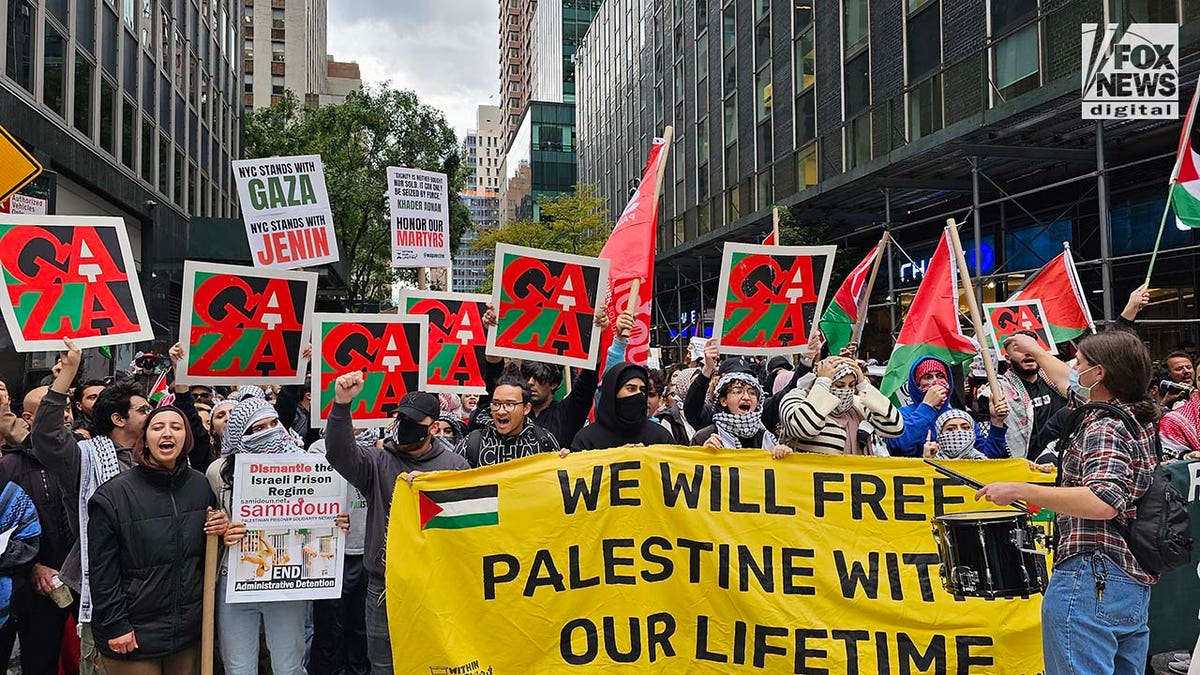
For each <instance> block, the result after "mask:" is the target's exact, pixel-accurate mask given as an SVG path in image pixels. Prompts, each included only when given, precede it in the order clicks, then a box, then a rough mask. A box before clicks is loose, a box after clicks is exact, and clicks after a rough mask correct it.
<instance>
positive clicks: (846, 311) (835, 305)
mask: <svg viewBox="0 0 1200 675" xmlns="http://www.w3.org/2000/svg"><path fill="white" fill-rule="evenodd" d="M878 255H879V245H878V244H877V245H876V246H875V248H873V249H871V252H870V253H868V254H867V257H866V258H863V261H862V262H860V263H859V264H858V267H855V268H854V270H853V271H851V272H850V276H848V277H846V280H845V281H843V282H842V287H841V288H839V289H838V290H837V294H835V295H834V296H833V302H831V303H829V307H827V308H826V309H825V313H824V314H822V315H821V322H820V326H821V334H822V335H824V336H825V341H826V343H828V344H829V353H830V354H837V353H838V352H839V351H841V349H842V348H843V347H845V346H846V345H848V344H850V341H851V340H852V339H853V338H854V336H853V335H852V333H853V332H854V324H855V322H857V321H858V317H859V316H861V315H862V312H864V311H866V309H867V306H866V305H867V300H868V298H866V297H865V296H866V288H867V280H868V279H869V278H870V276H871V267H872V266H873V265H874V264H875V257H876V256H878Z"/></svg>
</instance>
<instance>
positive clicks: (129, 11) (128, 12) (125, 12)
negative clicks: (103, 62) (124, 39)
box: [105, 0, 137, 38]
mask: <svg viewBox="0 0 1200 675" xmlns="http://www.w3.org/2000/svg"><path fill="white" fill-rule="evenodd" d="M133 4H134V3H133V0H121V18H122V19H124V20H125V25H126V26H129V29H130V30H133V27H134V26H133V21H134V19H135V18H136V16H137V12H135V11H134V8H133ZM105 37H106V38H107V37H108V36H105Z"/></svg>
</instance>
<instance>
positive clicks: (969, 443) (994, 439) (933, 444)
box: [925, 408, 1008, 459]
mask: <svg viewBox="0 0 1200 675" xmlns="http://www.w3.org/2000/svg"><path fill="white" fill-rule="evenodd" d="M933 428H934V429H936V430H937V440H936V441H927V442H926V443H925V456H926V457H932V458H934V459H988V458H994V457H1003V456H1004V454H1005V452H1006V451H1007V449H1008V448H1007V445H1006V443H1005V430H1004V427H996V426H995V425H992V426H991V427H989V428H988V435H987V436H986V437H984V436H982V435H979V433H978V432H977V431H976V429H975V418H974V417H971V414H970V413H968V412H967V411H965V410H959V409H957V408H951V409H950V410H947V411H946V412H944V413H942V414H941V415H938V417H937V420H936V421H935V422H934V423H933Z"/></svg>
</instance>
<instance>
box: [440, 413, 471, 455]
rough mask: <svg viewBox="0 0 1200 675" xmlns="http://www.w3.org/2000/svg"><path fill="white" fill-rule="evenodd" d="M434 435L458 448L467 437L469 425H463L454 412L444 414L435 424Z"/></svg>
mask: <svg viewBox="0 0 1200 675" xmlns="http://www.w3.org/2000/svg"><path fill="white" fill-rule="evenodd" d="M433 433H434V434H435V435H437V436H441V437H442V438H445V439H446V442H447V443H449V444H450V445H452V446H455V447H457V446H458V444H459V443H460V442H461V441H462V439H464V438H466V437H467V425H466V424H463V422H462V420H460V419H459V418H458V415H456V414H454V413H453V412H443V413H442V414H440V415H438V418H437V421H436V422H434V423H433Z"/></svg>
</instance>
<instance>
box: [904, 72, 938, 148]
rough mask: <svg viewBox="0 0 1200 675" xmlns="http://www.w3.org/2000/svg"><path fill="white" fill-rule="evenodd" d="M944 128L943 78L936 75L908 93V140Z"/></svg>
mask: <svg viewBox="0 0 1200 675" xmlns="http://www.w3.org/2000/svg"><path fill="white" fill-rule="evenodd" d="M941 128H942V76H941V75H934V76H933V77H931V78H929V79H927V80H925V81H924V82H922V83H920V84H918V85H917V86H915V87H913V88H912V89H910V90H909V92H908V140H910V141H915V140H917V139H918V138H921V137H922V136H928V135H929V134H931V133H933V132H935V131H937V130H938V129H941Z"/></svg>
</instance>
